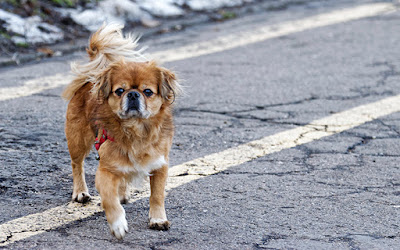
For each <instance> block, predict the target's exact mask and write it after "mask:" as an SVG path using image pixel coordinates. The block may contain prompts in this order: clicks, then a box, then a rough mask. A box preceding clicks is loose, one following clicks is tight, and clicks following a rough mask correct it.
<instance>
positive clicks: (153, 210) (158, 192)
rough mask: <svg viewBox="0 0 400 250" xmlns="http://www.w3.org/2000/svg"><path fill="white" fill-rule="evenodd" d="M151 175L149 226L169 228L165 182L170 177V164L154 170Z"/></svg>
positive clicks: (162, 228)
mask: <svg viewBox="0 0 400 250" xmlns="http://www.w3.org/2000/svg"><path fill="white" fill-rule="evenodd" d="M151 174H152V175H151V176H150V189H151V194H150V211H149V219H150V222H149V227H150V228H151V229H156V230H168V229H169V226H170V223H169V221H168V220H167V215H166V213H165V206H164V198H165V184H166V181H167V177H168V166H167V165H164V166H162V167H161V168H160V169H157V170H154V171H153V172H152V173H151Z"/></svg>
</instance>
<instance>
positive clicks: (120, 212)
mask: <svg viewBox="0 0 400 250" xmlns="http://www.w3.org/2000/svg"><path fill="white" fill-rule="evenodd" d="M122 178H123V177H120V176H117V175H115V174H113V173H111V172H110V171H108V170H107V169H106V168H102V167H101V165H100V166H99V168H98V169H97V173H96V188H97V190H98V191H99V193H100V197H101V205H102V207H103V209H104V212H105V213H106V217H107V221H108V225H109V226H110V230H111V233H112V234H113V235H114V236H115V237H116V238H118V239H122V238H123V237H124V236H125V233H126V232H128V222H127V221H126V218H125V210H124V208H123V207H122V206H121V204H120V199H119V195H118V190H119V188H120V184H121V183H122V182H123V180H122Z"/></svg>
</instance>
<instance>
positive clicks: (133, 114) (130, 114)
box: [118, 110, 150, 119]
mask: <svg viewBox="0 0 400 250" xmlns="http://www.w3.org/2000/svg"><path fill="white" fill-rule="evenodd" d="M118 116H119V118H121V119H131V118H140V119H147V118H149V117H150V112H149V111H147V110H144V111H143V112H140V111H138V110H128V111H124V110H121V111H120V112H118Z"/></svg>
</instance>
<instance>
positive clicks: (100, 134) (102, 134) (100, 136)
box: [94, 128, 114, 151]
mask: <svg viewBox="0 0 400 250" xmlns="http://www.w3.org/2000/svg"><path fill="white" fill-rule="evenodd" d="M106 140H110V141H114V138H113V137H111V136H110V135H107V131H106V130H105V129H102V128H101V129H99V130H98V131H97V136H96V140H95V141H94V146H95V148H96V150H97V151H99V149H100V146H101V144H103V143H104V142H105V141H106Z"/></svg>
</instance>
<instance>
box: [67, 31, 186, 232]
mask: <svg viewBox="0 0 400 250" xmlns="http://www.w3.org/2000/svg"><path fill="white" fill-rule="evenodd" d="M110 30H111V31H112V30H114V31H113V32H111V31H110ZM110 32H111V33H110ZM110 34H111V35H110ZM109 36H111V38H110V37H109ZM113 39H114V40H117V42H116V41H114V40H113ZM124 41H125V45H126V46H124ZM132 41H134V40H132V39H125V40H124V38H123V37H122V35H121V32H120V30H118V29H116V27H108V26H103V27H102V28H101V29H100V30H99V31H97V32H96V33H95V34H94V35H93V36H92V38H91V40H90V45H89V48H88V50H87V51H88V54H89V56H90V59H91V60H92V61H91V62H90V63H88V64H87V65H86V66H87V67H86V68H85V69H81V70H80V71H79V72H78V71H76V72H75V73H77V76H76V78H75V80H74V81H73V82H72V83H71V84H70V85H69V86H68V87H67V88H66V90H65V91H64V97H65V98H66V99H67V100H68V99H70V102H69V104H68V109H67V114H66V126H65V133H66V137H67V141H68V148H69V152H70V155H71V165H72V172H73V184H74V188H73V195H72V198H73V200H75V201H78V202H86V201H88V199H89V198H90V195H89V193H88V188H87V185H86V182H85V177H84V170H83V160H84V158H85V157H86V156H87V154H88V153H89V151H90V149H91V147H92V145H93V143H94V137H95V133H96V131H97V130H98V129H100V128H102V129H105V130H106V131H107V133H108V134H109V135H110V136H112V137H113V138H114V141H111V140H107V141H106V142H105V143H104V144H103V145H102V146H101V147H100V150H99V155H100V161H99V166H98V170H97V173H96V188H97V190H98V191H99V193H100V196H101V199H102V206H103V208H104V210H105V214H106V217H107V221H108V223H109V225H110V229H111V232H112V233H113V234H114V235H115V236H116V237H117V238H122V237H123V236H124V235H125V231H126V230H127V227H126V220H125V211H124V209H123V207H122V206H121V204H120V203H124V202H126V201H127V199H128V197H127V193H128V192H127V186H128V183H129V182H131V181H133V180H137V179H141V178H143V177H144V176H146V175H148V174H151V180H150V185H151V196H150V212H149V217H150V224H149V226H150V228H153V229H158V230H166V229H168V228H169V222H168V220H167V217H166V213H165V208H164V187H165V183H166V179H167V176H168V155H169V151H170V148H171V144H172V137H173V134H174V126H173V117H172V107H171V104H172V102H173V100H174V98H175V95H178V94H180V92H181V88H180V86H179V84H178V83H177V82H176V77H175V75H174V74H173V73H172V72H170V71H169V70H167V69H165V68H161V67H159V66H157V64H156V63H155V62H140V60H139V61H134V60H133V57H130V56H129V55H135V57H140V56H138V55H139V54H137V53H138V52H135V53H128V52H127V51H128V50H129V48H132V47H133V48H134V47H135V46H136V40H135V41H134V43H135V46H132ZM121 47H122V48H121ZM96 60H97V62H96V63H92V62H95V61H96ZM96 65H97V66H96ZM90 67H94V68H93V69H92V71H90V70H89V68H90ZM75 70H76V69H75ZM118 88H123V89H124V92H123V94H122V95H121V96H118V95H117V94H116V93H115V91H116V90H117V89H118ZM149 89H150V90H151V91H153V95H151V96H146V95H145V90H149ZM132 93H138V95H139V96H140V97H139V98H138V99H139V100H140V107H142V109H140V110H139V109H138V110H139V111H137V112H136V110H135V109H133V108H131V106H129V105H131V104H132V103H133V101H132V100H131V99H129V95H130V94H132ZM131 102H132V103H131ZM138 102H139V101H138ZM126 103H129V105H126ZM127 107H130V108H127ZM132 109H133V111H132ZM132 112H136V113H132ZM147 171H149V172H147Z"/></svg>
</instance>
